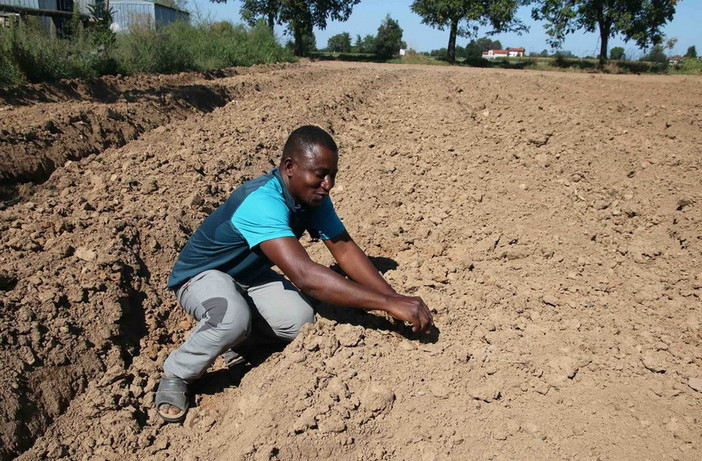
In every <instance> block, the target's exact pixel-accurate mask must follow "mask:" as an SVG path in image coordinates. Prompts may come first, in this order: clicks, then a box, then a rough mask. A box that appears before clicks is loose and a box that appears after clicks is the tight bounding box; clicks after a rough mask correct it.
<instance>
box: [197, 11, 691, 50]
mask: <svg viewBox="0 0 702 461" xmlns="http://www.w3.org/2000/svg"><path fill="white" fill-rule="evenodd" d="M188 1H189V5H188V9H189V10H191V11H196V12H197V14H199V15H201V16H203V17H207V18H208V19H212V20H215V21H219V20H228V21H232V22H234V23H239V22H241V19H240V16H239V9H240V8H241V2H240V1H232V0H229V2H228V3H212V2H210V1H209V0H188ZM411 3H412V1H411V0H380V1H377V0H362V1H361V3H359V4H358V5H356V6H355V7H354V10H353V13H352V14H351V17H350V18H349V19H348V21H346V22H330V23H329V24H328V25H327V28H326V30H318V29H315V36H316V37H317V47H319V48H323V47H325V46H326V44H327V40H328V39H329V37H331V36H332V35H335V34H339V33H341V32H349V33H350V34H351V35H352V36H353V37H355V36H356V35H357V34H360V35H361V36H363V35H366V34H372V35H375V34H376V33H377V31H378V26H379V25H380V22H381V21H382V20H383V19H384V18H385V16H386V15H387V14H390V16H391V17H392V18H393V19H395V20H397V21H398V22H399V24H400V27H402V30H403V39H404V40H405V41H406V42H407V44H408V45H409V46H410V47H411V48H414V49H416V50H417V51H430V50H433V49H437V48H442V47H446V44H447V43H448V31H447V30H444V31H440V30H437V29H432V28H431V27H429V26H426V25H424V24H422V23H421V20H420V18H419V16H417V15H416V14H414V13H413V12H412V10H411V9H410V4H411ZM530 13H531V8H529V7H526V8H521V9H520V10H519V12H518V17H519V18H520V19H522V21H524V23H526V24H527V25H528V26H530V30H529V32H527V33H524V34H522V35H521V36H520V35H517V34H512V33H506V34H498V35H495V36H493V37H492V38H493V39H497V40H500V42H501V43H502V45H503V46H504V47H508V46H511V47H524V48H526V49H527V53H529V52H532V51H535V52H539V51H541V50H543V49H545V48H547V49H550V48H549V46H548V44H547V41H546V40H547V35H546V33H545V32H544V26H543V23H542V22H538V21H533V20H532V19H531V14H530ZM701 22H702V0H681V2H680V3H679V4H678V6H677V10H676V14H675V17H674V18H673V21H672V22H670V23H668V24H667V25H666V26H665V29H664V32H665V35H666V37H668V38H672V37H675V38H677V39H678V42H677V45H676V46H675V48H673V51H672V53H671V52H668V54H684V53H685V52H686V51H687V48H688V47H689V46H691V45H695V46H696V47H697V52H698V54H702V25H701V24H700V23H701ZM284 32H285V30H284V29H283V28H282V27H279V26H278V27H276V34H277V35H278V37H280V38H281V39H282V40H288V36H284ZM484 32H487V30H481V31H480V33H479V36H483V35H485V34H484ZM466 43H468V39H466V38H460V37H459V38H458V40H457V44H458V45H461V46H465V45H466ZM615 46H621V47H623V48H624V49H625V50H626V55H627V56H629V57H633V58H636V57H639V56H640V55H641V54H643V52H642V51H641V50H639V49H638V48H637V47H636V44H635V43H634V42H628V43H626V42H624V41H623V40H621V39H620V38H619V37H615V38H614V39H611V40H610V42H609V48H610V49H611V48H612V47H615ZM562 49H564V50H569V51H571V52H572V53H574V54H575V55H578V56H586V55H597V53H598V52H599V37H598V36H597V34H586V33H575V34H572V35H570V36H568V38H567V39H566V41H565V43H564V44H563V47H562Z"/></svg>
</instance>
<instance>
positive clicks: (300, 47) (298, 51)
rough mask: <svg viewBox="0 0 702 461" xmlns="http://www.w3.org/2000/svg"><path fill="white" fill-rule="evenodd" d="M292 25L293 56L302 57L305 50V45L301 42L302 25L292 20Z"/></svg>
mask: <svg viewBox="0 0 702 461" xmlns="http://www.w3.org/2000/svg"><path fill="white" fill-rule="evenodd" d="M292 27H293V38H294V39H295V56H299V57H302V55H303V53H304V51H305V49H304V48H305V46H304V44H303V43H302V40H303V36H304V32H303V30H302V29H303V26H302V25H300V23H298V22H293V23H292Z"/></svg>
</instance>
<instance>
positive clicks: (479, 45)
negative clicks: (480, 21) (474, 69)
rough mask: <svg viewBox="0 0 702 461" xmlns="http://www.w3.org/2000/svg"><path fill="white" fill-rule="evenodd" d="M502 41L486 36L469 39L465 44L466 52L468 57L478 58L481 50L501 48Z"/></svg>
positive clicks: (481, 53)
mask: <svg viewBox="0 0 702 461" xmlns="http://www.w3.org/2000/svg"><path fill="white" fill-rule="evenodd" d="M501 49H502V43H500V41H499V40H490V39H489V38H487V37H481V38H479V39H477V40H471V41H470V42H469V43H468V45H467V46H466V54H467V56H468V57H469V58H480V57H482V56H483V51H488V50H501Z"/></svg>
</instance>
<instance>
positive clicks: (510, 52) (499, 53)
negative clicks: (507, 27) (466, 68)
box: [483, 48, 526, 59]
mask: <svg viewBox="0 0 702 461" xmlns="http://www.w3.org/2000/svg"><path fill="white" fill-rule="evenodd" d="M525 51H526V50H525V49H524V48H507V49H505V50H488V51H483V58H485V59H498V58H521V57H523V56H524V53H525Z"/></svg>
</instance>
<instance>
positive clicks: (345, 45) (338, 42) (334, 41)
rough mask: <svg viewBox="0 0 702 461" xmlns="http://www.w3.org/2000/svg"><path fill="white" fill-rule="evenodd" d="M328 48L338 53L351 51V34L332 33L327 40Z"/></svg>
mask: <svg viewBox="0 0 702 461" xmlns="http://www.w3.org/2000/svg"><path fill="white" fill-rule="evenodd" d="M327 49H328V50H329V51H334V52H337V53H348V52H350V51H351V35H350V34H349V33H348V32H342V33H340V34H336V35H332V36H331V37H329V40H327Z"/></svg>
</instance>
